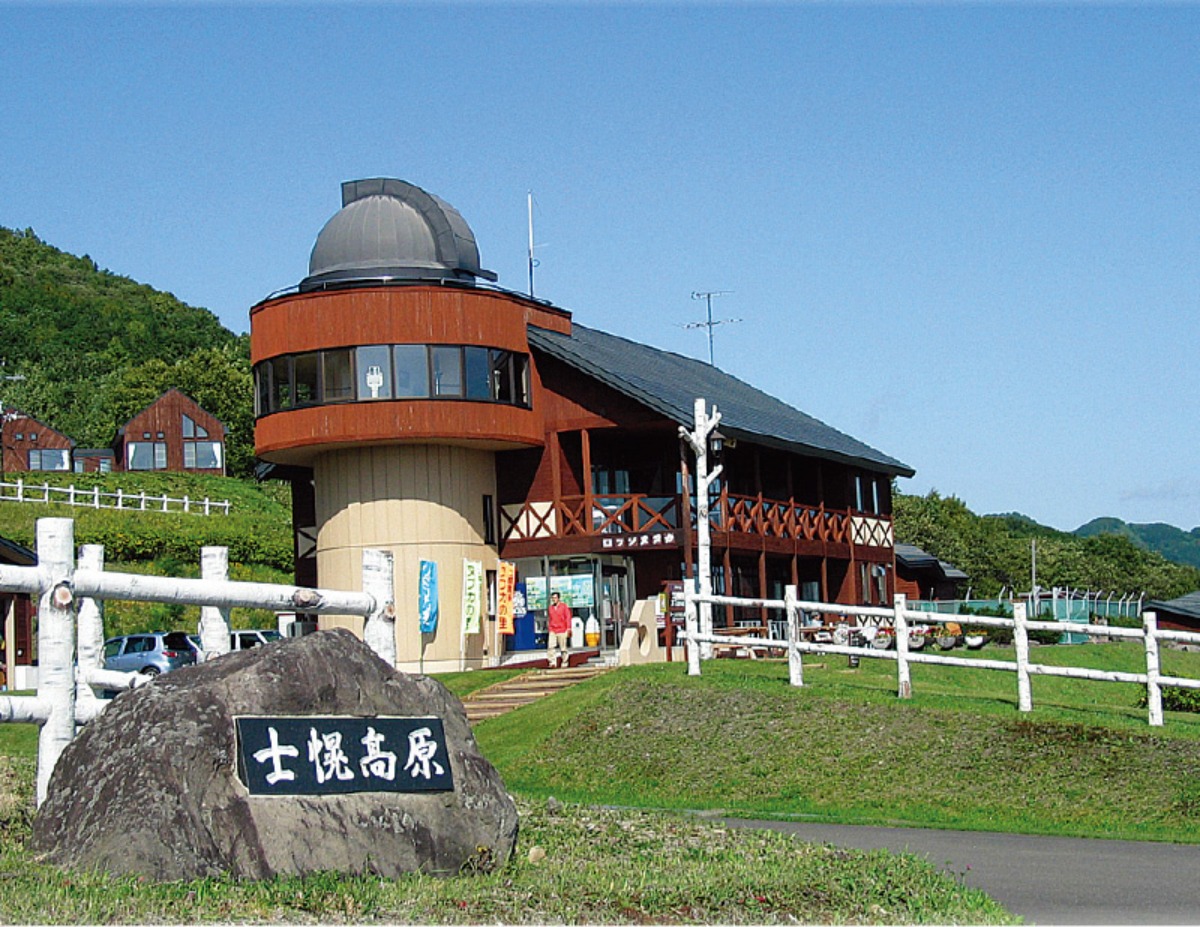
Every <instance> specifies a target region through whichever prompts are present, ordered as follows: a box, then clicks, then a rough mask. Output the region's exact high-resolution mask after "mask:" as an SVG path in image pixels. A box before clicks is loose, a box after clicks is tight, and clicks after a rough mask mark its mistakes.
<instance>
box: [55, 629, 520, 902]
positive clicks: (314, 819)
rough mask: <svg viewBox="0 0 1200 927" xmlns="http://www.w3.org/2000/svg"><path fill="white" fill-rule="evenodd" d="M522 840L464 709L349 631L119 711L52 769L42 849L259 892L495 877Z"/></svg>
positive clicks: (240, 656) (182, 672) (71, 858)
mask: <svg viewBox="0 0 1200 927" xmlns="http://www.w3.org/2000/svg"><path fill="white" fill-rule="evenodd" d="M272 730H273V731H274V737H273V738H272ZM289 774H291V776H292V777H293V778H288V775H289ZM268 778H272V779H273V781H272V782H271V783H268V782H267V779H268ZM393 786H402V790H398V789H394V788H393ZM285 790H286V791H288V792H289V793H288V794H284V792H285ZM516 837H517V812H516V807H515V805H514V804H513V801H512V799H511V797H510V796H509V795H508V793H507V791H506V790H505V788H504V783H503V782H502V781H501V779H500V776H499V774H498V773H497V772H496V770H495V768H494V767H492V765H491V764H490V763H488V762H487V760H486V759H484V757H483V756H482V755H481V754H480V752H479V749H478V747H477V745H476V743H475V738H474V736H473V735H472V733H471V728H470V725H469V724H468V723H467V719H466V714H465V712H464V711H463V708H462V703H461V702H459V700H458V699H457V698H456V697H455V696H454V695H453V694H451V693H450V692H449V691H448V690H447V689H446V688H445V687H444V686H442V685H441V684H440V683H438V682H437V681H435V680H433V679H430V678H429V677H426V676H418V675H410V674H405V673H400V672H397V671H396V670H394V669H392V668H391V667H390V666H388V665H387V664H386V663H385V662H383V661H382V660H380V659H379V658H378V657H377V656H375V654H374V653H373V652H372V651H371V650H370V648H368V647H367V646H366V645H365V644H363V643H362V642H361V641H360V640H358V639H357V638H356V637H355V636H354V635H353V634H351V633H350V632H348V631H343V630H338V631H324V632H320V633H317V634H311V635H308V636H305V637H301V638H295V639H290V640H284V641H280V642H278V643H274V644H269V645H266V646H263V647H258V648H255V649H253V650H247V651H238V652H234V653H230V654H227V655H225V656H221V657H219V658H217V659H214V660H211V661H208V662H206V663H203V664H200V665H198V666H194V667H185V668H183V669H178V670H174V671H172V672H170V673H167V674H165V675H163V676H161V677H159V678H158V679H156V680H155V681H154V682H153V683H151V684H150V685H146V686H142V687H140V688H138V689H136V690H133V691H130V692H125V693H123V694H121V695H119V696H117V697H116V698H115V699H114V700H113V703H112V704H111V705H110V706H109V707H108V709H107V710H106V711H105V712H104V713H103V714H101V715H100V716H99V717H98V718H96V719H95V720H94V721H91V722H89V723H88V724H87V725H86V726H85V727H84V728H83V729H82V730H81V732H80V734H79V736H78V737H76V738H75V739H74V740H73V741H72V742H71V744H70V745H69V746H68V747H67V748H66V750H65V751H64V752H63V754H62V756H61V758H60V759H59V761H58V764H57V766H56V767H55V771H54V775H53V777H52V778H51V780H50V785H49V793H48V796H47V799H46V801H45V803H44V804H43V805H42V807H41V808H40V809H39V811H38V814H37V817H36V818H35V819H34V834H33V847H34V849H35V851H37V852H39V853H42V854H44V858H45V860H46V861H47V862H50V863H52V864H56V865H60V866H65V867H70V868H80V869H101V870H106V871H109V872H113V873H117V874H124V873H137V874H142V875H148V876H152V877H154V878H159V879H195V878H202V877H206V876H216V875H222V874H228V875H231V876H233V877H236V878H254V879H260V878H270V877H272V876H274V875H279V874H295V875H304V874H308V873H312V872H318V871H326V870H332V871H337V872H351V873H360V872H371V873H377V874H379V875H383V876H397V875H400V874H402V873H406V872H418V871H419V872H424V873H430V874H442V875H452V874H456V873H458V872H459V871H460V870H463V869H464V868H467V869H470V870H472V871H475V870H476V869H478V868H480V861H481V860H486V861H487V862H488V864H490V865H502V864H503V863H504V862H505V861H507V859H508V858H509V856H510V855H511V853H512V850H513V847H514V846H515V843H516Z"/></svg>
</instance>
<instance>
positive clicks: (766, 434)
mask: <svg viewBox="0 0 1200 927" xmlns="http://www.w3.org/2000/svg"><path fill="white" fill-rule="evenodd" d="M495 280H496V276H495V274H493V273H491V272H489V271H487V270H484V269H483V268H482V267H481V265H480V260H479V252H478V248H477V245H476V242H475V238H474V235H473V233H472V232H471V229H470V227H469V226H468V225H467V223H466V222H465V221H464V220H463V218H462V216H461V215H460V214H459V213H458V212H457V211H456V210H455V209H454V208H453V207H452V206H450V205H449V204H448V203H446V202H445V201H443V200H441V199H439V198H437V197H435V196H432V195H430V194H428V193H426V192H425V191H424V190H421V189H420V188H418V187H415V186H413V185H411V184H408V183H405V182H403V181H400V180H393V179H385V178H376V179H369V180H360V181H352V182H348V183H345V184H343V185H342V208H341V210H340V211H339V212H338V213H336V214H335V215H334V216H333V218H331V219H330V220H329V222H328V223H327V224H326V225H325V227H324V228H323V229H322V230H321V232H320V233H319V235H318V236H317V240H316V243H315V245H314V247H313V250H312V254H311V257H310V261H309V274H308V276H307V277H305V278H304V279H303V280H302V281H300V283H299V284H298V285H297V286H295V287H293V288H291V289H289V290H287V291H284V292H282V293H281V294H276V295H272V296H270V297H268V298H267V299H265V300H263V301H262V302H260V303H258V304H257V305H255V306H254V307H253V308H252V309H251V313H250V322H251V355H252V361H253V365H254V376H255V392H256V408H255V415H256V426H255V449H256V452H257V454H258V456H259V457H260V458H261V459H262V460H264V461H266V462H268V464H269V465H270V466H271V467H273V468H274V470H273V472H274V475H275V476H278V477H282V478H286V479H288V480H290V482H291V485H292V492H293V518H294V520H295V525H294V527H295V533H296V579H297V582H298V583H301V584H304V585H320V586H326V587H332V588H346V589H353V588H357V583H358V582H359V581H360V576H361V557H362V550H363V549H364V548H366V547H378V548H383V549H386V550H390V551H392V553H393V555H394V557H395V563H396V603H397V606H396V607H397V621H396V636H397V653H398V665H399V666H400V667H401V668H404V669H408V668H415V667H416V666H418V665H420V666H422V667H423V668H424V669H425V670H426V671H440V670H447V669H455V668H458V667H460V666H485V665H494V664H496V663H498V662H500V661H501V659H502V658H503V656H504V653H503V651H504V649H505V648H506V647H507V648H511V647H512V646H513V642H512V641H507V642H506V643H504V642H502V643H500V644H499V645H498V643H497V637H496V636H495V635H493V634H490V633H483V634H476V635H469V636H467V637H466V638H465V639H464V636H463V635H462V633H461V629H460V623H459V617H458V603H459V602H460V601H461V593H462V586H461V584H462V574H463V561H464V560H473V561H478V562H482V564H483V565H484V568H485V569H486V570H487V571H488V572H489V574H491V573H494V571H495V570H496V569H497V565H498V563H499V561H501V560H506V561H511V562H514V563H515V564H516V566H517V572H518V578H519V579H520V581H521V583H522V588H523V590H524V593H525V598H526V601H527V602H528V605H529V607H530V609H531V610H532V611H533V612H534V613H540V610H541V609H544V607H545V598H546V593H547V591H548V590H549V589H556V590H562V592H563V593H564V598H565V599H566V600H567V601H568V602H569V604H571V606H572V608H573V609H574V610H575V613H576V615H577V616H579V617H581V618H588V617H594V618H596V619H597V623H598V624H599V626H600V627H601V629H602V640H601V646H602V647H616V646H617V645H618V644H619V641H620V635H621V631H622V629H623V627H624V622H625V621H626V620H627V618H628V616H629V613H630V610H631V608H632V606H633V604H634V602H635V601H637V600H639V599H646V598H649V597H652V596H656V595H658V594H659V593H660V592H661V591H662V589H663V588H664V584H666V583H669V582H672V581H678V580H680V579H683V578H685V577H689V576H691V575H693V573H694V569H695V566H694V564H695V559H696V557H695V545H696V531H695V513H694V511H693V508H694V506H693V503H692V501H691V498H690V496H689V489H690V488H691V487H692V486H693V480H692V476H691V471H692V469H693V466H694V465H693V463H692V461H691V460H690V451H687V452H685V450H684V445H683V443H682V442H681V440H680V437H679V427H680V426H681V425H682V426H685V427H687V428H689V429H690V428H691V427H692V425H693V408H694V403H695V400H696V399H697V398H698V397H702V398H704V399H705V400H706V401H707V402H708V403H709V404H710V405H712V404H715V405H716V406H717V408H718V409H719V410H720V412H721V414H722V421H721V425H720V439H721V440H720V445H721V446H720V449H719V452H718V453H719V457H720V460H721V463H722V464H723V476H722V480H721V482H720V483H718V484H716V485H714V487H713V497H712V500H711V516H710V524H711V528H712V543H713V554H712V562H713V581H714V590H715V591H717V592H724V593H727V594H731V595H738V596H755V597H782V591H783V587H784V586H785V585H788V584H795V585H797V586H798V587H799V590H800V594H801V596H802V598H807V599H815V600H821V601H828V602H844V603H847V604H852V603H853V604H858V603H869V604H882V603H886V602H889V601H890V597H891V595H892V593H893V591H894V590H895V552H894V541H893V534H892V523H891V482H892V479H893V478H894V477H896V476H911V475H912V473H913V471H912V470H911V469H910V468H909V467H907V466H906V465H905V464H903V463H901V462H899V461H897V460H895V459H893V458H891V457H889V456H887V455H885V454H883V453H881V452H879V451H877V450H875V449H873V448H871V447H868V446H867V445H865V444H863V443H862V442H860V441H857V440H856V439H854V438H852V437H850V436H848V435H846V434H843V433H841V432H839V431H837V430H835V429H833V428H831V427H829V426H827V425H825V424H823V423H821V422H819V421H817V420H816V419H814V418H812V417H811V416H808V415H806V414H804V413H803V412H800V411H798V410H796V409H794V408H792V407H790V406H788V405H786V404H785V403H783V402H781V401H779V400H777V399H774V398H772V397H771V396H768V395H766V394H764V393H763V392H761V391H759V390H757V389H755V388H754V387H752V386H749V385H748V384H746V383H744V382H742V381H740V380H738V379H737V378H735V377H732V376H730V375H728V374H726V373H724V372H722V371H721V370H719V369H717V368H716V367H713V366H711V365H709V364H706V363H704V362H701V361H698V360H694V359H691V358H687V357H683V356H680V355H678V354H673V353H670V352H667V351H662V350H659V349H656V348H652V347H649V346H647V345H644V344H639V343H637V342H635V341H631V340H628V339H625V338H621V337H617V336H615V335H611V334H606V333H604V332H601V331H598V330H596V329H593V328H589V327H586V326H584V325H581V324H579V323H577V322H575V321H574V319H573V318H572V315H571V313H569V312H567V311H565V310H563V309H561V308H558V307H556V306H554V305H552V304H550V303H548V302H545V301H543V300H538V299H532V298H530V297H528V296H524V295H522V294H519V293H515V292H511V291H508V290H503V289H500V288H498V287H496V286H494V285H492V284H494V282H495ZM714 450H716V448H714ZM422 560H424V561H433V562H435V563H436V564H437V565H438V577H439V593H438V594H439V601H440V609H441V615H442V618H441V622H440V624H439V627H438V631H437V632H436V634H434V635H422V634H421V632H420V630H419V628H418V623H417V620H416V617H415V612H416V608H417V600H418V590H417V584H418V578H419V565H420V562H421V561H422ZM722 619H723V620H724V622H725V623H727V624H728V625H735V624H745V625H749V624H760V623H763V621H764V616H763V615H761V614H759V613H757V612H752V613H745V614H743V613H739V612H738V611H737V610H734V609H725V610H723V614H722V613H721V612H718V617H717V623H718V625H719V624H720V623H721V621H722ZM322 623H323V624H326V625H328V624H345V625H347V626H350V627H352V628H354V629H356V630H361V621H360V620H357V619H351V618H347V619H334V618H330V619H322Z"/></svg>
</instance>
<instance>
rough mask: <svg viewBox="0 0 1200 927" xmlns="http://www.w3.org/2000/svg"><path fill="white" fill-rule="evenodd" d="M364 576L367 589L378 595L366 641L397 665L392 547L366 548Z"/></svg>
mask: <svg viewBox="0 0 1200 927" xmlns="http://www.w3.org/2000/svg"><path fill="white" fill-rule="evenodd" d="M362 577H363V579H362V588H363V592H366V593H368V594H370V596H371V597H372V598H374V599H375V608H374V609H373V610H372V611H371V614H369V615H368V616H367V621H366V624H365V625H364V626H363V642H364V643H365V644H366V645H367V646H368V647H370V648H371V649H372V650H374V651H375V653H376V654H378V656H379V658H380V659H381V660H383V662H385V663H386V664H387V665H388V666H391V667H395V665H396V591H395V590H396V586H395V561H394V560H393V558H392V554H391V551H386V550H373V549H371V548H365V549H364V550H363V559H362Z"/></svg>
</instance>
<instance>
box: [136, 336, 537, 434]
mask: <svg viewBox="0 0 1200 927" xmlns="http://www.w3.org/2000/svg"><path fill="white" fill-rule="evenodd" d="M254 382H255V410H254V412H255V415H256V416H258V417H261V416H264V415H269V414H271V413H272V412H282V411H286V410H288V409H295V408H299V407H300V406H306V405H316V404H322V403H336V402H351V401H359V402H365V401H371V400H376V399H425V398H431V397H444V398H448V399H463V398H465V399H470V400H472V401H476V402H500V403H504V404H506V405H519V406H524V407H526V408H528V406H529V357H528V356H527V355H524V354H518V353H515V352H512V351H506V350H504V349H502V348H487V347H479V346H475V345H465V346H464V345H424V344H397V345H383V344H377V345H364V346H362V347H358V348H336V349H331V350H328V351H314V352H312V353H309V354H295V355H285V356H283V357H276V358H272V359H271V360H268V361H264V362H262V363H261V364H258V365H257V366H256V367H255V368H254ZM185 427H186V425H185ZM195 427H199V426H195ZM144 437H145V438H146V440H150V435H149V433H147V434H146V435H145V436H144ZM185 437H186V435H185ZM196 437H203V436H202V435H200V434H199V433H197V435H196Z"/></svg>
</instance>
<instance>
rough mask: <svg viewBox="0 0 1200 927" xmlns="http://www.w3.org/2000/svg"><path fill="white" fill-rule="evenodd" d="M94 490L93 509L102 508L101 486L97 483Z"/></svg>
mask: <svg viewBox="0 0 1200 927" xmlns="http://www.w3.org/2000/svg"><path fill="white" fill-rule="evenodd" d="M92 490H93V491H92V497H93V499H94V500H95V501H93V502H92V508H94V509H98V508H100V484H99V483H97V484H96V485H95V486H93V487H92Z"/></svg>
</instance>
